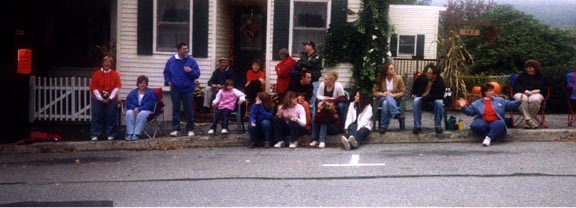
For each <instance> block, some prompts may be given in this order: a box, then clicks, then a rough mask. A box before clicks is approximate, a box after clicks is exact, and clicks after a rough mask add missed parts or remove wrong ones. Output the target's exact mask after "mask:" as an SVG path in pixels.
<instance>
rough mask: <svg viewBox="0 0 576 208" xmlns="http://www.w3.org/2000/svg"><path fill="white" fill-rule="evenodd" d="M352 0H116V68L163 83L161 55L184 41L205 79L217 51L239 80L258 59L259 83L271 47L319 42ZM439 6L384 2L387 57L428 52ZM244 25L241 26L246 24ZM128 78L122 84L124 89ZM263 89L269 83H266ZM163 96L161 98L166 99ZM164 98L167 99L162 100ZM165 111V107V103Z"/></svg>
mask: <svg viewBox="0 0 576 208" xmlns="http://www.w3.org/2000/svg"><path fill="white" fill-rule="evenodd" d="M360 4H361V1H360V0H348V1H346V0H217V1H208V0H120V1H118V5H117V7H118V14H117V17H118V23H117V27H118V28H117V60H118V61H117V68H118V71H119V72H120V75H121V77H122V82H123V83H133V82H134V79H135V78H136V77H137V76H138V75H141V74H145V75H147V76H149V77H150V86H163V73H162V72H163V69H164V65H165V63H166V60H167V59H168V58H169V56H171V55H173V54H174V52H175V51H176V49H175V45H176V43H178V42H181V41H184V42H189V43H190V48H191V55H192V56H193V57H194V58H195V59H196V61H197V62H198V64H199V66H200V69H201V76H200V78H199V81H200V83H201V85H203V86H206V83H207V81H208V79H209V78H210V76H211V74H212V71H213V70H214V69H215V68H216V66H217V63H216V59H217V57H222V56H225V57H229V58H230V60H231V62H233V64H234V66H235V70H236V72H237V77H238V78H239V82H240V83H243V82H244V79H245V73H246V70H248V69H249V63H250V61H251V60H252V59H254V58H258V59H260V60H262V61H263V63H264V66H265V68H266V77H267V83H266V85H267V86H270V83H275V80H276V74H275V71H274V70H273V69H274V66H275V65H276V64H277V63H278V61H279V60H278V54H277V52H278V50H279V49H281V48H288V49H289V50H290V52H291V54H292V55H293V56H294V57H295V58H298V56H299V53H298V52H299V51H302V50H303V46H302V44H301V43H302V42H303V41H305V40H313V41H315V42H316V43H321V42H322V40H323V38H324V35H325V33H326V31H327V28H328V26H329V25H337V24H344V21H353V20H354V19H355V18H357V17H356V16H354V15H348V14H347V9H350V10H353V11H358V10H359V9H360V7H361V5H360ZM443 10H445V8H443V7H435V6H413V5H391V6H390V12H389V14H390V21H391V25H393V33H394V34H393V35H392V36H391V39H390V40H391V44H390V47H391V52H392V54H393V56H394V57H398V58H414V59H424V58H426V59H435V58H436V39H437V34H438V20H439V13H440V11H443ZM247 28H248V29H247ZM350 68H351V66H350V65H349V64H340V65H338V66H336V67H334V68H327V69H325V70H337V71H338V72H339V74H340V78H339V81H340V82H342V83H344V84H346V83H348V81H349V80H350V77H351V75H352V74H351V73H350V71H349V69H350ZM133 87H134V86H133V85H131V84H124V87H123V89H122V91H121V94H123V95H125V94H127V93H128V91H129V90H130V89H132V88H133ZM268 90H269V89H268ZM168 100H169V99H168ZM168 106H170V105H168ZM169 111H170V110H169Z"/></svg>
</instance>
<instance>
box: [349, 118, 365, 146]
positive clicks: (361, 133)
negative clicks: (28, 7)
mask: <svg viewBox="0 0 576 208" xmlns="http://www.w3.org/2000/svg"><path fill="white" fill-rule="evenodd" d="M357 128H358V123H357V122H354V123H352V124H350V126H348V134H350V136H354V138H356V141H357V142H358V144H360V142H362V140H364V139H366V138H368V135H370V130H369V129H367V128H365V127H362V128H360V130H356V129H357Z"/></svg>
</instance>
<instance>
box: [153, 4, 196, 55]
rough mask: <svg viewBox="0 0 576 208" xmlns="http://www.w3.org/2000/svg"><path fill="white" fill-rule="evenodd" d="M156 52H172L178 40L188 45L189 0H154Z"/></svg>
mask: <svg viewBox="0 0 576 208" xmlns="http://www.w3.org/2000/svg"><path fill="white" fill-rule="evenodd" d="M155 32H156V45H155V48H156V52H174V51H175V48H176V44H178V43H180V42H184V43H187V44H188V45H190V0H157V1H156V31H155Z"/></svg>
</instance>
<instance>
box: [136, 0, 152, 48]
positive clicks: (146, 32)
mask: <svg viewBox="0 0 576 208" xmlns="http://www.w3.org/2000/svg"><path fill="white" fill-rule="evenodd" d="M153 10H154V2H153V0H138V23H137V24H138V35H137V39H138V43H137V53H138V55H152V41H154V40H153V36H152V35H153V34H152V33H153V28H152V26H153V25H154V23H153V19H152V18H153V16H154V13H153V12H154V11H153Z"/></svg>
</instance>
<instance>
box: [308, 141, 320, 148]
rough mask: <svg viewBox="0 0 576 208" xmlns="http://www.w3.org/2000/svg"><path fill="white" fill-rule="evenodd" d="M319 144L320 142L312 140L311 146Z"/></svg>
mask: <svg viewBox="0 0 576 208" xmlns="http://www.w3.org/2000/svg"><path fill="white" fill-rule="evenodd" d="M317 144H318V142H317V141H312V142H310V146H311V147H315V146H316V145H317Z"/></svg>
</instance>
